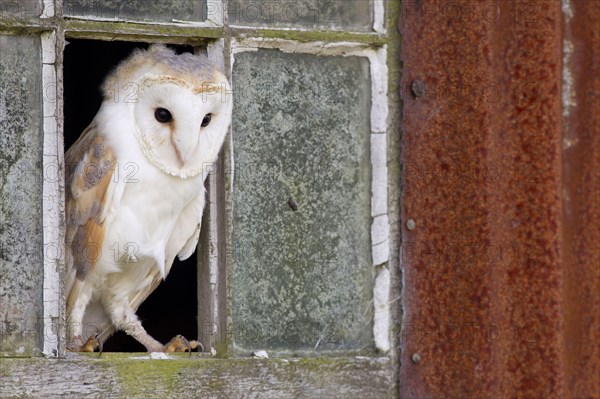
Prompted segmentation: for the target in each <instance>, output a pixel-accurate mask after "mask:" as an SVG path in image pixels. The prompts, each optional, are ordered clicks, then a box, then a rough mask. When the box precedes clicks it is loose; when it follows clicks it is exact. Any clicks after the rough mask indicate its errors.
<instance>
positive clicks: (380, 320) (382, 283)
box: [373, 268, 391, 353]
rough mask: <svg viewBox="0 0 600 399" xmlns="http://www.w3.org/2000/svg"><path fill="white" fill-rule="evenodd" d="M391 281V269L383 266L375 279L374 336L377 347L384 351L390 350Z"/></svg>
mask: <svg viewBox="0 0 600 399" xmlns="http://www.w3.org/2000/svg"><path fill="white" fill-rule="evenodd" d="M390 282H391V278H390V271H389V270H388V269H387V268H383V269H381V271H380V272H379V274H378V275H377V278H376V279H375V288H374V289H373V305H374V307H375V315H374V316H373V337H374V339H375V347H376V348H377V349H379V350H380V351H382V352H384V353H385V352H387V351H389V350H390V317H391V315H390V306H389V295H390Z"/></svg>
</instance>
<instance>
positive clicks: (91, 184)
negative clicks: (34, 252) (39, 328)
mask: <svg viewBox="0 0 600 399" xmlns="http://www.w3.org/2000/svg"><path fill="white" fill-rule="evenodd" d="M65 163H66V166H65V168H66V179H65V180H66V181H65V186H66V190H65V196H66V207H67V237H66V245H67V253H66V261H67V271H68V280H67V287H66V288H67V292H68V297H67V319H68V318H69V316H70V314H71V311H72V308H73V304H74V303H75V300H76V299H77V297H78V296H79V294H80V291H81V288H82V286H83V283H84V281H85V279H86V277H87V276H88V275H89V273H90V272H91V271H93V269H94V266H95V264H96V262H97V260H98V258H99V257H100V251H101V248H102V243H103V241H104V234H105V231H106V223H105V222H106V218H107V215H108V214H109V212H114V211H115V210H116V209H117V207H118V206H119V202H120V199H121V195H122V194H123V188H124V183H123V182H122V181H121V180H122V179H117V178H114V177H115V173H116V172H117V171H116V170H115V169H116V167H117V168H118V165H117V162H116V159H115V156H114V154H113V151H112V149H111V148H110V147H109V146H108V145H107V144H106V142H105V139H104V137H103V135H102V134H101V132H99V131H98V128H97V126H96V124H95V123H94V122H92V123H91V124H90V126H88V127H87V129H86V130H85V131H84V132H83V133H82V134H81V136H80V137H79V139H78V140H77V141H76V142H75V144H73V145H72V146H71V148H69V150H68V151H67V153H66V155H65ZM115 165H117V166H115ZM117 173H118V172H117Z"/></svg>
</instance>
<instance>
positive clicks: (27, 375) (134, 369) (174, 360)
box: [0, 353, 394, 399]
mask: <svg viewBox="0 0 600 399" xmlns="http://www.w3.org/2000/svg"><path fill="white" fill-rule="evenodd" d="M391 367H392V363H391V361H390V360H389V358H386V357H380V358H363V357H355V358H333V359H332V358H304V359H250V358H245V359H214V358H203V357H198V354H192V356H191V357H188V355H187V354H176V355H172V354H171V355H169V359H150V358H149V356H148V354H147V353H103V354H102V356H101V357H98V354H97V353H96V354H86V355H81V356H80V355H78V356H77V358H69V359H64V358H63V359H44V358H4V359H2V360H1V361H0V376H1V377H2V378H0V392H2V393H3V395H4V394H8V395H9V396H8V397H23V396H25V397H48V396H50V397H54V396H57V395H71V396H72V395H76V396H77V397H79V396H83V395H85V396H86V397H89V398H125V397H126V398H177V397H186V398H191V397H199V398H248V399H249V398H261V399H262V398H344V399H351V398H361V399H368V398H373V399H383V398H391V397H394V392H393V388H392V387H393V381H392V379H391V375H392V373H391V372H390V370H391ZM10 395H12V396H10Z"/></svg>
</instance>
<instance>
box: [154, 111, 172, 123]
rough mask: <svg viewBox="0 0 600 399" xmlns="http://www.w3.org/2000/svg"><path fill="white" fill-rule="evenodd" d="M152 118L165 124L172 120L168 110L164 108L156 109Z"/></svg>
mask: <svg viewBox="0 0 600 399" xmlns="http://www.w3.org/2000/svg"><path fill="white" fill-rule="evenodd" d="M154 117H155V118H156V120H157V121H159V122H160V123H167V122H171V121H172V120H173V116H172V115H171V113H170V112H169V110H168V109H165V108H156V111H154Z"/></svg>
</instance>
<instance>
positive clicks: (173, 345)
mask: <svg viewBox="0 0 600 399" xmlns="http://www.w3.org/2000/svg"><path fill="white" fill-rule="evenodd" d="M198 347H200V348H202V344H201V343H199V342H198V341H196V340H193V341H188V340H187V339H186V338H185V337H184V336H183V335H180V334H178V335H176V336H175V337H173V339H171V340H170V341H169V342H168V343H167V344H166V345H165V352H167V353H172V352H188V351H189V352H190V356H192V350H193V349H196V348H198ZM202 350H204V348H202Z"/></svg>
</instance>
